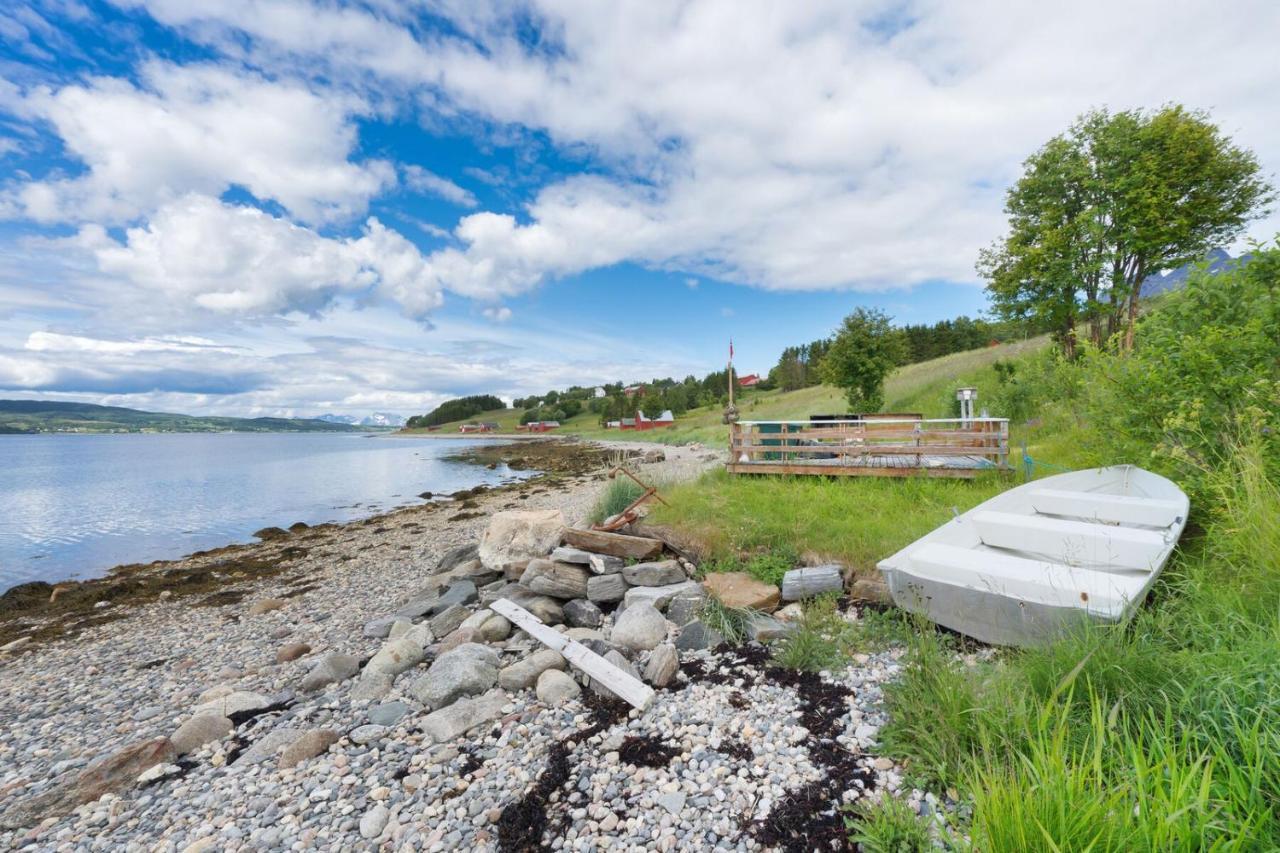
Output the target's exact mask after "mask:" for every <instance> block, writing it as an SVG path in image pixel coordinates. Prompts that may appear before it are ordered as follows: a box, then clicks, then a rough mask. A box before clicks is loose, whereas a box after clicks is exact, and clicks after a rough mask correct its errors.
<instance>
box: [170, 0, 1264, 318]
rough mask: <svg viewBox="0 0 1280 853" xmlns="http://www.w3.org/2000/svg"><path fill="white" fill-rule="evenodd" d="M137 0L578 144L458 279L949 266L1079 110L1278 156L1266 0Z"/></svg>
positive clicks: (987, 234) (477, 284)
mask: <svg viewBox="0 0 1280 853" xmlns="http://www.w3.org/2000/svg"><path fill="white" fill-rule="evenodd" d="M147 6H148V8H149V9H151V11H152V12H153V14H155V15H156V16H157V17H159V18H160V19H161V20H164V21H166V22H169V23H171V24H175V25H182V26H188V27H190V28H191V29H190V32H191V33H192V34H193V35H195V36H196V37H204V38H207V39H209V40H210V42H211V43H213V44H222V45H227V44H231V43H233V42H234V40H235V39H237V38H240V39H243V37H244V36H246V35H247V36H248V37H249V38H248V43H249V44H250V56H252V57H254V58H255V60H256V61H260V62H264V63H280V62H284V63H297V64H308V63H310V64H311V65H312V67H314V66H315V64H317V63H318V64H319V65H320V66H321V67H323V68H324V69H325V73H326V74H332V75H337V76H339V77H342V78H344V79H348V80H365V79H373V80H377V81H378V84H379V85H380V86H383V87H386V88H387V89H389V90H394V91H399V92H402V93H404V94H405V95H407V96H416V97H419V98H420V99H421V100H422V101H423V102H424V103H426V104H428V105H430V108H431V109H433V110H435V111H436V112H437V113H438V114H441V115H444V116H446V117H447V116H448V115H450V114H452V113H453V112H454V111H461V112H462V113H464V114H468V115H472V116H479V117H481V118H483V119H486V120H489V121H491V122H494V123H497V125H498V126H499V127H506V126H517V127H524V128H530V129H533V130H537V131H542V132H545V133H546V134H548V135H549V136H550V138H552V139H553V140H554V141H555V142H557V143H559V144H561V145H564V146H571V147H573V148H574V149H575V150H579V151H581V150H586V151H589V152H591V154H592V155H593V156H594V158H595V159H596V160H597V161H598V162H599V163H600V164H601V165H602V166H604V167H605V173H606V176H605V177H602V178H596V179H592V180H583V179H572V180H569V181H567V182H564V183H562V184H556V185H552V186H548V187H545V188H544V189H543V191H542V192H541V193H540V194H539V195H538V197H537V199H536V200H535V202H534V203H533V204H532V205H530V207H529V210H528V221H527V222H526V223H523V224H517V223H516V221H515V220H513V219H511V218H510V217H506V216H504V215H500V214H491V213H477V214H474V215H473V216H470V217H467V218H465V219H464V220H463V221H462V223H461V225H460V226H459V228H458V229H457V236H458V237H459V239H460V240H461V241H462V242H463V243H464V244H465V245H464V247H463V248H461V249H446V250H442V251H441V252H440V253H438V254H437V255H435V256H433V257H432V258H431V262H432V264H433V266H435V267H436V268H437V269H438V271H439V273H440V275H441V277H442V279H443V280H445V281H446V282H447V283H448V284H449V286H452V287H457V288H458V289H459V290H461V291H463V292H467V293H472V294H475V295H478V296H489V297H497V296H502V295H507V294H511V293H517V292H520V291H523V290H527V289H529V288H532V287H534V286H536V285H537V283H538V282H540V281H542V280H543V279H544V278H546V277H548V276H557V275H564V274H568V273H572V272H576V271H579V270H582V269H587V268H591V267H596V266H603V265H607V264H610V263H615V262H618V261H622V260H629V261H635V262H639V263H642V264H647V265H650V266H654V267H659V268H671V269H679V270H684V271H689V272H706V273H709V274H713V275H715V276H717V277H720V278H724V279H726V280H730V281H737V282H743V283H749V284H754V285H759V286H763V287H768V288H776V289H787V288H791V289H817V288H856V289H863V290H875V289H884V288H891V287H900V286H907V285H911V284H915V283H919V282H924V281H929V280H934V279H945V280H955V281H971V280H973V278H974V273H973V262H974V260H975V258H976V254H977V250H978V249H979V248H980V247H981V246H983V245H985V244H987V243H989V242H990V241H991V240H993V239H994V238H995V237H997V236H998V235H999V233H1000V232H1001V231H1002V229H1003V226H1004V221H1003V216H1002V214H1001V212H1000V207H1001V202H1002V194H1003V189H1004V187H1005V186H1007V185H1008V183H1009V182H1010V181H1011V180H1012V179H1013V178H1014V177H1016V175H1017V173H1018V170H1019V163H1020V162H1021V160H1022V159H1023V158H1024V157H1025V156H1026V155H1027V154H1029V153H1030V152H1031V151H1032V150H1033V149H1034V148H1035V147H1037V146H1038V145H1039V144H1041V143H1042V142H1043V141H1044V140H1045V139H1047V138H1048V137H1050V136H1052V135H1053V134H1055V133H1057V132H1059V131H1060V130H1062V129H1063V128H1064V127H1065V126H1066V125H1067V124H1068V123H1069V122H1070V121H1071V120H1072V118H1073V117H1074V116H1075V115H1077V114H1078V113H1080V112H1082V111H1084V110H1086V109H1088V108H1090V107H1093V106H1098V105H1104V104H1105V105H1109V106H1111V107H1113V108H1117V109H1122V108H1128V107H1132V106H1158V105H1159V104H1162V103H1164V102H1167V101H1171V100H1172V101H1180V102H1184V103H1186V104H1188V105H1191V106H1195V107H1209V108H1212V109H1213V110H1214V115H1215V117H1216V118H1217V119H1218V120H1219V121H1220V122H1221V123H1222V124H1223V126H1224V127H1225V128H1226V129H1227V130H1228V131H1229V132H1231V133H1233V134H1234V135H1235V136H1236V138H1237V139H1238V140H1239V141H1240V142H1242V143H1243V144H1245V145H1248V146H1251V147H1253V148H1255V149H1256V150H1257V151H1258V152H1259V154H1260V155H1261V156H1262V158H1263V161H1264V163H1265V164H1267V165H1268V167H1269V169H1272V170H1274V168H1275V164H1276V163H1277V162H1280V113H1277V112H1276V111H1275V110H1274V109H1273V104H1272V100H1273V93H1274V91H1275V90H1276V89H1277V88H1280V66H1277V65H1276V64H1275V63H1260V62H1259V61H1258V59H1257V57H1259V56H1265V55H1269V51H1270V39H1271V34H1272V33H1274V32H1276V31H1277V30H1280V6H1277V5H1276V4H1273V3H1269V2H1264V0H1250V2H1246V3H1241V4H1236V5H1234V6H1233V7H1232V8H1231V10H1230V11H1229V12H1228V13H1224V12H1223V11H1222V10H1221V8H1220V7H1219V6H1218V5H1217V4H1212V3H1209V2H1207V0H1203V2H1195V3H1185V4H1178V5H1177V6H1175V7H1170V6H1168V5H1167V4H1166V5H1164V6H1161V7H1159V9H1158V10H1157V9H1155V8H1153V7H1151V6H1150V5H1149V4H1145V3H1132V4H1118V5H1117V4H1115V3H1111V2H1105V0H1090V2H1084V3H1083V4H1080V3H1077V4H1068V5H1063V4H1047V3H1041V4H1022V3H1010V2H1007V0H986V2H979V3H940V2H936V0H918V2H907V3H890V2H881V1H880V0H867V2H859V3H848V2H843V1H842V0H830V2H826V3H803V4H784V5H781V6H779V5H778V4H775V3H767V2H759V3H743V2H740V0H720V2H705V3H699V4H696V5H692V6H691V5H688V4H686V3H682V2H677V0H670V2H654V0H644V2H633V3H608V4H599V3H590V2H585V0H579V2H573V0H570V2H555V3H552V2H545V3H544V2H528V3H518V4H516V6H515V7H514V8H513V7H512V6H511V5H510V4H506V3H496V2H495V3H490V4H478V3H477V4H473V3H467V4H458V3H440V4H434V5H433V10H434V11H436V12H438V13H439V14H442V15H444V16H446V17H448V18H450V20H451V22H452V23H453V25H454V26H455V27H456V28H457V29H458V30H459V31H461V32H462V33H463V34H464V36H463V37H449V36H441V35H438V34H432V33H431V32H426V33H423V32H422V31H420V30H419V29H416V28H414V27H411V26H409V25H406V24H404V23H403V22H402V21H401V20H399V18H398V17H397V16H394V15H389V14H388V15H385V16H383V17H378V16H377V15H376V14H375V13H373V12H371V11H368V10H362V9H354V8H335V7H333V6H331V5H329V4H311V3H307V2H303V0H279V2H276V3H273V4H271V5H270V6H269V7H263V6H261V5H259V4H250V3H233V4H224V5H222V6H220V7H218V8H217V9H216V10H212V9H211V7H208V6H198V5H194V4H189V3H182V2H178V0H150V2H147ZM513 12H515V13H517V14H512V13H513ZM528 19H532V20H534V21H536V22H537V23H538V24H539V25H540V31H541V35H542V38H541V39H540V40H539V41H538V43H537V44H536V45H535V46H532V47H531V46H530V45H529V44H528V41H527V39H525V40H522V32H523V31H522V30H520V29H519V28H518V26H517V23H516V21H517V20H528ZM1098 20H1107V21H1108V25H1107V26H1106V27H1101V28H1099V27H1098V26H1097V25H1096V22H1097V21H1098ZM1188 55H1195V56H1202V57H1213V60H1212V62H1206V63H1195V62H1188V61H1187V58H1186V57H1187V56H1188ZM1278 221H1280V220H1277V219H1275V218H1272V219H1271V220H1268V221H1267V222H1265V223H1262V224H1260V225H1258V226H1257V227H1256V228H1255V229H1254V232H1253V233H1255V234H1258V235H1260V236H1264V237H1265V236H1269V235H1270V234H1271V233H1272V232H1273V231H1274V230H1275V228H1276V226H1277V222H1278Z"/></svg>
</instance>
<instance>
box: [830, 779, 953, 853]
mask: <svg viewBox="0 0 1280 853" xmlns="http://www.w3.org/2000/svg"><path fill="white" fill-rule="evenodd" d="M845 826H846V827H847V828H848V829H849V841H851V842H852V843H854V844H856V845H858V850H861V851H864V853H924V851H926V850H933V849H934V844H933V839H932V837H930V835H929V827H928V825H927V824H926V823H925V822H924V821H923V820H921V819H920V817H919V815H917V814H916V813H915V812H914V811H912V809H911V807H910V806H909V805H907V804H906V803H904V802H903V801H902V800H899V799H897V798H896V797H894V796H892V795H891V794H888V793H885V794H883V795H882V796H881V797H880V799H878V800H874V801H872V802H870V803H866V804H864V805H861V806H859V807H857V808H854V809H850V810H849V814H848V815H847V816H846V817H845Z"/></svg>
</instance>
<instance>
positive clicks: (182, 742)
mask: <svg viewBox="0 0 1280 853" xmlns="http://www.w3.org/2000/svg"><path fill="white" fill-rule="evenodd" d="M232 728H234V726H233V725H232V723H231V721H230V720H228V719H227V718H226V717H220V716H217V715H216V714H201V715H200V716H196V717H192V718H191V719H189V720H187V721H186V722H185V723H183V724H182V725H180V726H178V730H177V731H176V732H174V733H173V734H172V735H170V736H169V742H170V743H172V744H173V748H174V751H175V752H177V754H178V755H186V754H187V753H188V752H195V751H196V750H197V749H199V748H200V747H202V746H204V745H205V744H206V743H208V742H209V741H211V740H217V739H218V738H222V737H226V736H227V735H229V734H231V730H232Z"/></svg>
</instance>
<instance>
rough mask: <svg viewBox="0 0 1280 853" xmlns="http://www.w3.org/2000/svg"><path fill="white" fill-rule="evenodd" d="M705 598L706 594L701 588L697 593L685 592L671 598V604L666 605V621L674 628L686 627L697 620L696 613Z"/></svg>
mask: <svg viewBox="0 0 1280 853" xmlns="http://www.w3.org/2000/svg"><path fill="white" fill-rule="evenodd" d="M706 598H707V595H706V592H705V591H704V590H703V589H702V587H701V586H699V587H698V589H697V591H694V590H687V591H685V592H682V593H680V594H678V595H675V596H672V598H671V603H670V604H668V605H667V621H669V622H672V623H673V624H675V625H676V626H681V625H688V624H689V623H690V622H692V621H693V620H694V619H697V618H698V612H699V611H700V610H701V609H702V604H703V602H704V601H706Z"/></svg>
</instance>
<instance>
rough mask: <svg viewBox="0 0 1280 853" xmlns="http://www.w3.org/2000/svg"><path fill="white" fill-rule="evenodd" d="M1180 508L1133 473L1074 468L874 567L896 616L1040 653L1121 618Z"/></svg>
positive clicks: (1174, 528) (1174, 535)
mask: <svg viewBox="0 0 1280 853" xmlns="http://www.w3.org/2000/svg"><path fill="white" fill-rule="evenodd" d="M1189 508H1190V505H1189V503H1188V501H1187V496H1186V495H1185V494H1183V493H1182V490H1181V489H1179V488H1178V487H1177V486H1175V485H1174V484H1173V483H1172V482H1170V481H1169V480H1167V479H1165V478H1164V477H1161V476H1159V475H1158V474H1152V473H1151V472H1150V471H1144V470H1143V469H1141V468H1137V467H1135V466H1132V465H1116V466H1111V467H1107V468H1092V469H1089V470H1087V471H1073V472H1071V473H1069V474H1059V475H1057V476H1054V477H1046V478H1044V479H1043V480H1035V481H1033V482H1030V483H1027V484H1025V485H1022V486H1018V487H1017V488H1014V489H1010V490H1009V491H1007V492H1004V493H1002V494H999V495H997V496H995V497H994V498H991V499H990V500H989V501H986V502H985V503H983V504H980V505H979V506H977V507H974V508H973V509H971V510H969V511H968V512H966V513H965V514H964V515H961V516H958V517H957V518H954V519H952V520H951V521H949V522H947V523H946V524H944V525H942V526H941V527H939V528H938V529H936V530H934V531H933V532H932V533H930V534H928V535H927V536H924V537H923V538H921V539H918V540H916V541H915V542H913V543H912V544H910V545H908V546H907V547H906V548H903V549H902V550H901V551H899V552H898V553H896V554H894V555H893V556H892V557H889V558H887V559H885V560H881V561H880V563H879V568H880V571H881V572H882V573H883V574H884V577H885V581H886V582H887V583H888V585H889V590H890V592H891V593H892V594H893V600H894V602H895V603H896V604H897V605H898V606H899V607H901V608H903V609H904V610H909V611H911V612H914V613H920V614H923V615H924V616H927V617H928V618H929V619H931V620H933V621H934V622H937V623H938V624H939V625H945V626H946V627H948V628H951V629H953V630H956V631H959V632H960V633H962V634H967V635H968V636H970V637H974V638H976V639H978V640H982V641H983V642H986V643H994V644H997V645H1010V646H1032V645H1040V644H1043V643H1046V642H1049V641H1050V640H1052V639H1053V638H1054V637H1056V636H1059V635H1060V634H1061V633H1063V632H1064V631H1066V630H1069V629H1070V628H1071V627H1072V626H1073V625H1075V624H1077V623H1078V622H1079V621H1080V620H1081V619H1084V618H1088V619H1092V620H1094V621H1097V622H1101V623H1113V624H1114V623H1120V622H1123V621H1125V620H1126V619H1128V618H1129V616H1130V615H1131V614H1132V612H1133V609H1134V608H1135V607H1137V606H1138V604H1140V603H1141V602H1142V599H1143V598H1144V597H1145V596H1146V594H1147V591H1148V590H1149V589H1151V585H1152V584H1153V583H1155V580H1156V578H1157V577H1158V576H1159V574H1160V570H1161V569H1163V568H1164V564H1165V562H1166V561H1167V560H1168V559H1169V554H1170V553H1172V551H1173V548H1174V546H1175V545H1177V544H1178V537H1179V536H1181V535H1182V529H1183V528H1184V527H1185V526H1186V523H1187V511H1188V509H1189Z"/></svg>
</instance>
